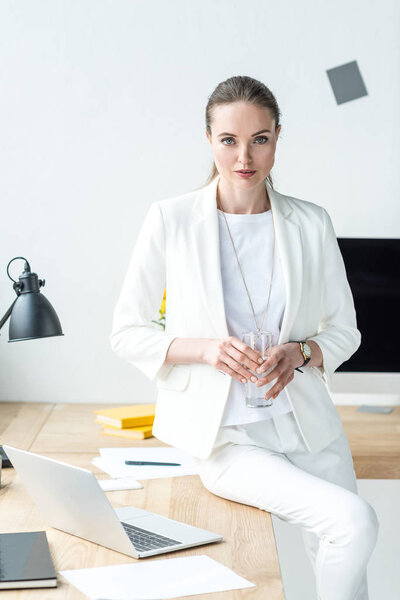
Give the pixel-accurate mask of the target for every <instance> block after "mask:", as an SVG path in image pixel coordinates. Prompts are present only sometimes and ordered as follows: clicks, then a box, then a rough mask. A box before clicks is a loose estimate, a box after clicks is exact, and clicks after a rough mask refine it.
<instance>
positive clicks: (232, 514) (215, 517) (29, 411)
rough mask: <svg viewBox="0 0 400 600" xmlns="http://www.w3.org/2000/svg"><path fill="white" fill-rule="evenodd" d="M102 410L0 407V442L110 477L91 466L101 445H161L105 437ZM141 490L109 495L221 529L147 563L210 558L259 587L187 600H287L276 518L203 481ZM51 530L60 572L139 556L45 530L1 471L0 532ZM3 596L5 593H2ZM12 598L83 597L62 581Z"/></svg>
mask: <svg viewBox="0 0 400 600" xmlns="http://www.w3.org/2000/svg"><path fill="white" fill-rule="evenodd" d="M96 408H98V406H97V405H82V404H80V405H78V404H68V405H65V404H37V403H0V436H1V437H0V440H1V443H3V444H10V445H12V446H16V447H18V448H22V449H24V450H30V451H32V452H37V453H39V454H43V455H45V456H49V457H52V458H57V459H58V460H62V461H65V462H68V463H70V464H73V465H76V466H80V467H84V468H87V469H90V470H92V471H93V472H94V473H95V474H96V475H97V476H98V477H99V479H104V478H105V479H107V478H108V476H107V475H106V474H105V473H103V472H102V471H100V470H98V469H97V468H96V467H95V466H94V465H92V464H91V462H90V461H91V459H92V458H93V457H94V456H97V455H98V449H99V448H100V447H105V446H109V447H111V446H112V447H122V446H135V445H137V446H142V447H149V446H163V445H165V444H163V443H162V442H159V441H158V440H157V439H156V438H149V439H147V440H143V441H140V442H135V441H133V440H126V439H124V438H117V437H115V438H114V437H112V436H105V435H103V434H102V433H101V430H102V428H101V426H100V425H98V424H96V423H94V415H93V412H92V411H93V410H94V409H96ZM142 483H143V485H144V488H143V489H141V490H129V491H115V492H107V496H108V498H109V500H110V501H111V503H112V505H113V506H115V507H120V506H127V505H135V506H137V507H139V508H143V509H146V510H150V511H153V512H157V513H159V514H161V515H164V516H166V517H170V518H171V519H176V520H178V521H183V522H185V523H188V524H190V525H197V526H198V527H201V528H204V529H210V530H211V531H216V532H218V533H221V534H222V535H223V536H224V541H223V542H221V543H215V544H209V545H205V546H199V547H197V548H191V549H187V550H182V551H179V552H171V553H169V554H163V555H160V556H158V557H152V558H147V559H143V560H146V561H149V560H160V559H164V558H175V557H180V556H193V555H197V554H207V555H208V556H210V557H211V558H213V559H215V560H217V561H218V562H220V563H222V564H223V565H226V566H227V567H230V568H231V569H233V570H234V571H235V572H236V573H238V574H239V575H241V576H243V577H245V578H246V579H248V580H250V581H251V582H252V583H255V584H256V586H257V587H256V588H251V589H244V590H236V591H230V592H218V593H215V594H201V595H197V596H186V598H187V599H188V598H191V599H192V600H194V599H196V598H197V599H200V598H201V599H204V600H216V599H217V598H218V600H237V599H239V598H252V599H257V600H258V599H260V600H261V599H263V600H284V592H283V587H282V581H281V574H280V569H279V561H278V556H277V552H276V546H275V538H274V532H273V527H272V521H271V517H270V514H269V513H268V512H265V511H262V510H259V509H257V508H253V507H250V506H245V505H242V504H238V503H236V502H230V501H228V500H224V499H223V498H219V497H217V496H214V495H213V494H211V493H210V492H208V491H207V490H206V489H205V488H204V486H203V485H202V483H201V481H200V479H199V477H198V476H197V475H195V476H185V477H175V478H163V479H152V480H144V481H143V482H142ZM35 530H46V532H47V538H48V541H49V545H50V550H51V553H52V557H53V561H54V565H55V568H56V570H57V571H59V570H63V569H76V568H84V567H98V566H106V565H114V564H122V563H136V562H137V561H136V560H135V559H134V558H130V557H129V556H125V555H124V554H120V553H118V552H114V551H113V550H108V549H107V548H103V547H102V546H98V545H96V544H93V543H91V542H88V541H86V540H82V539H80V538H77V537H75V536H72V535H69V534H67V533H64V532H62V531H58V530H56V529H53V528H50V527H47V525H46V523H45V521H44V520H43V519H42V517H41V515H40V513H39V512H38V510H37V509H36V506H35V505H34V504H33V502H32V501H31V499H30V497H29V496H28V494H27V492H26V491H25V489H24V487H23V486H22V484H21V483H20V481H19V478H18V477H17V476H16V475H15V472H14V470H13V469H3V472H2V486H1V489H0V531H1V532H9V531H35ZM3 594H4V592H3ZM6 598H7V600H17V599H18V600H32V599H33V598H37V599H38V598H40V600H50V599H51V600H53V599H54V600H61V599H63V598H64V599H68V600H82V599H83V598H86V596H84V595H83V594H81V593H80V592H79V591H78V590H77V589H76V588H74V587H73V586H71V585H70V584H68V583H67V582H66V581H65V580H64V579H63V578H62V577H61V576H58V587H57V588H56V589H49V590H45V589H40V590H19V591H15V592H13V591H7V596H6Z"/></svg>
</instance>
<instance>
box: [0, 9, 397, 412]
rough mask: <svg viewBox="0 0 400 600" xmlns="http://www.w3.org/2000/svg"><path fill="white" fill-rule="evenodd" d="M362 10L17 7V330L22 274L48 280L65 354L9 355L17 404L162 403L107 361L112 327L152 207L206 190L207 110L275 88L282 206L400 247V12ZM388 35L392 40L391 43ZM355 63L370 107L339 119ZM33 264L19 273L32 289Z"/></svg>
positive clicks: (11, 208) (11, 50) (5, 79)
mask: <svg viewBox="0 0 400 600" xmlns="http://www.w3.org/2000/svg"><path fill="white" fill-rule="evenodd" d="M377 9H378V3H377V2H372V1H369V2H366V1H365V0H356V1H354V0H353V1H352V2H351V3H348V2H346V1H345V0H337V1H335V2H330V3H329V4H328V3H326V2H323V3H322V2H318V1H317V0H303V1H302V2H301V3H299V2H296V1H295V0H290V1H289V0H287V1H283V2H266V1H259V0H258V1H257V0H249V1H248V2H247V4H246V6H244V4H243V2H237V1H232V0H219V1H218V2H215V1H209V0H195V1H193V0H191V1H190V2H188V1H187V0H169V1H165V0H164V1H162V0H147V1H134V0H118V1H113V2H112V1H105V0H85V1H84V2H82V1H81V0H58V1H57V0H47V1H46V0H35V1H34V2H32V0H15V1H10V0H3V1H2V2H1V4H0V40H1V42H0V43H1V52H0V72H1V80H0V81H1V83H0V85H1V94H0V131H1V141H2V143H1V144H0V153H1V157H0V158H1V160H0V165H1V167H0V168H1V173H0V188H1V192H0V193H1V205H2V218H1V219H0V298H1V308H0V313H1V314H0V316H2V315H3V314H4V313H5V312H6V310H7V308H8V307H9V306H10V304H11V303H12V302H13V300H14V298H15V293H14V291H13V289H12V285H11V282H10V280H9V279H8V277H7V275H6V266H7V263H8V262H9V260H10V259H11V258H13V257H14V256H21V255H22V256H25V257H26V258H27V259H28V260H29V261H30V264H31V267H32V270H33V271H35V272H37V273H38V275H39V277H40V278H45V279H46V286H45V288H44V289H43V293H44V294H45V296H46V297H47V298H48V299H49V300H50V302H51V303H52V304H53V306H54V307H55V309H56V311H57V313H58V315H59V317H60V320H61V322H62V326H63V330H64V333H65V337H63V338H61V337H60V338H48V339H43V340H34V341H30V342H20V343H14V344H8V343H7V340H8V323H7V324H6V326H5V327H3V329H2V330H1V337H0V360H1V365H2V368H1V374H2V377H1V383H0V398H1V399H2V400H27V401H49V402H53V401H57V402H116V403H123V402H129V401H132V402H141V401H144V402H145V401H154V399H155V397H156V388H155V386H154V384H153V383H152V382H150V381H148V380H147V379H146V377H145V376H144V375H143V374H142V373H141V372H139V371H137V370H135V369H134V368H132V367H131V366H130V365H129V364H128V363H125V362H124V361H121V360H120V359H118V358H117V357H116V356H115V355H114V354H113V353H112V352H111V349H110V347H109V342H108V336H109V333H110V328H111V319H112V311H113V308H114V305H115V302H116V299H117V297H118V294H119V291H120V287H121V284H122V280H123V277H124V274H125V271H126V269H127V266H128V262H129V258H130V253H131V251H132V248H133V245H134V242H135V239H136V236H137V233H138V231H139V228H140V226H141V223H142V221H143V218H144V216H145V214H146V212H147V209H148V206H149V204H150V203H151V202H153V201H154V200H159V199H163V198H167V197H171V196H175V195H178V194H181V193H184V192H187V191H190V190H191V189H194V188H197V187H199V186H201V185H202V184H203V183H205V180H206V178H207V175H208V171H209V168H210V166H211V160H212V154H211V150H210V148H209V145H208V142H207V140H206V138H205V133H204V128H205V125H204V110H205V105H206V103H207V98H208V96H209V95H210V94H211V92H212V91H213V89H214V88H215V86H216V85H217V84H218V83H219V82H220V81H222V80H224V79H226V78H228V77H230V76H232V75H250V76H253V77H255V78H257V79H260V80H262V81H263V82H264V83H266V84H267V85H268V86H269V87H270V88H271V89H272V91H273V92H274V93H275V94H276V97H277V100H278V102H279V104H280V107H281V110H282V132H281V136H280V139H279V142H278V148H277V155H276V163H275V167H274V169H273V172H272V175H273V177H274V181H275V184H276V188H277V190H278V191H281V192H283V193H286V194H290V195H294V196H297V197H300V198H304V199H307V200H310V201H313V202H316V203H318V204H321V205H323V206H325V207H326V208H327V210H328V211H329V213H330V214H331V216H332V220H333V222H334V225H335V228H336V233H337V235H338V236H354V237H398V236H399V233H400V214H399V209H398V202H399V190H400V173H399V169H398V159H399V155H400V152H399V151H400V136H399V118H400V117H399V110H398V106H399V105H400V78H399V75H398V74H399V73H400V52H399V50H400V48H399V46H400V38H399V31H398V22H399V16H400V15H399V13H400V5H399V3H398V2H396V0H384V1H383V2H380V3H379V10H377ZM377 18H379V26H377ZM352 60H357V61H358V64H359V67H360V69H361V73H362V76H363V78H364V81H365V83H366V87H367V90H368V96H365V97H363V98H360V99H358V100H354V101H351V102H348V103H345V104H342V105H339V106H338V105H337V104H336V101H335V99H334V96H333V93H332V90H331V88H330V84H329V80H328V77H327V75H326V70H327V69H330V68H333V67H335V66H338V65H341V64H344V63H347V62H350V61H352ZM22 270H23V262H22V261H18V262H17V261H16V262H14V263H13V264H12V267H11V272H12V275H13V277H14V278H15V279H16V278H17V277H18V275H19V274H20V273H21V272H22Z"/></svg>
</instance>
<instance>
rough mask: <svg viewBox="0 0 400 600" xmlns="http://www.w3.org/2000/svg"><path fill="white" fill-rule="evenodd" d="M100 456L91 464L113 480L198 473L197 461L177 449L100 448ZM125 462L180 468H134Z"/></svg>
mask: <svg viewBox="0 0 400 600" xmlns="http://www.w3.org/2000/svg"><path fill="white" fill-rule="evenodd" d="M100 455H101V456H100V457H96V458H94V459H93V460H92V463H93V464H94V465H96V466H97V467H99V469H102V471H104V472H105V473H108V475H110V477H115V478H119V477H131V478H132V479H139V480H141V479H156V478H159V477H178V476H182V475H195V474H197V473H198V472H199V469H198V461H197V460H196V459H195V458H193V457H192V456H191V455H190V454H187V453H186V452H183V451H182V450H178V448H164V447H163V448H100ZM125 460H144V461H154V462H176V463H180V464H181V465H182V466H180V467H167V466H162V467H154V466H134V465H125Z"/></svg>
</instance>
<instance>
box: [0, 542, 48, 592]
mask: <svg viewBox="0 0 400 600" xmlns="http://www.w3.org/2000/svg"><path fill="white" fill-rule="evenodd" d="M40 587H57V574H56V572H55V569H54V565H53V562H52V560H51V555H50V549H49V544H48V542H47V536H46V532H45V531H27V532H25V531H24V532H21V533H0V590H6V589H16V588H40Z"/></svg>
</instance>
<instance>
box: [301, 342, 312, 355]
mask: <svg viewBox="0 0 400 600" xmlns="http://www.w3.org/2000/svg"><path fill="white" fill-rule="evenodd" d="M303 349H304V354H305V355H306V356H307V358H310V356H311V348H310V346H309V345H308V344H303Z"/></svg>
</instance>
